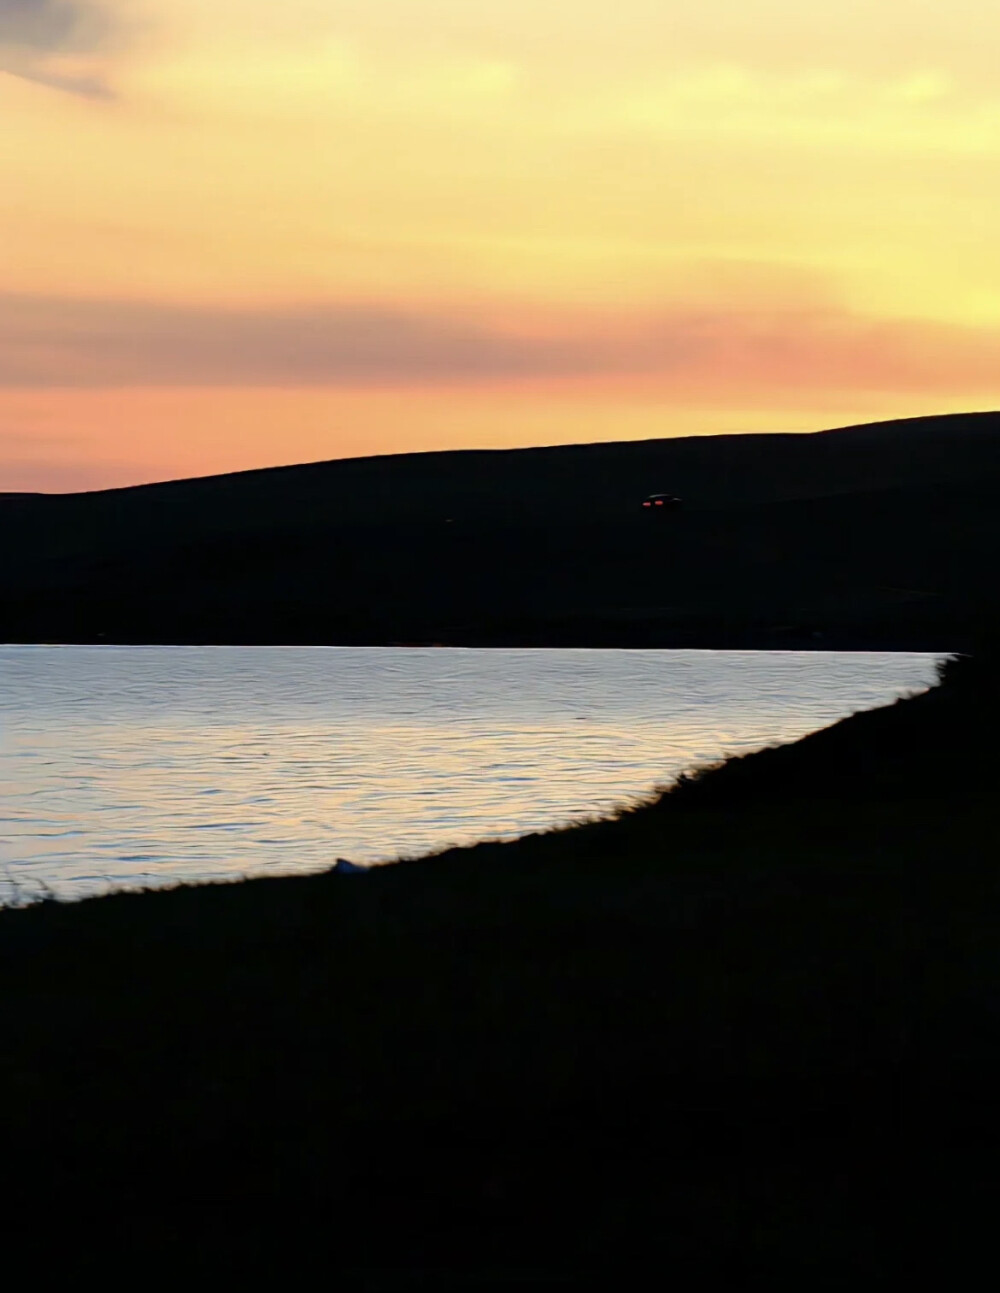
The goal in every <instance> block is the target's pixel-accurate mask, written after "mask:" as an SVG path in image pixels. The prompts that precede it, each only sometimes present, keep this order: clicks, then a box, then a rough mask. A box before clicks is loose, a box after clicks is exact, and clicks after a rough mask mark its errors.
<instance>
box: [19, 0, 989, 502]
mask: <svg viewBox="0 0 1000 1293" xmlns="http://www.w3.org/2000/svg"><path fill="white" fill-rule="evenodd" d="M998 40H1000V6H997V4H996V0H951V2H950V3H949V4H942V3H941V2H940V0H877V2H875V0H809V2H808V3H803V0H617V3H614V4H608V3H607V2H606V0H572V2H571V0H281V2H280V3H279V2H278V0H101V2H100V3H98V0H0V490H4V489H7V490H14V489H46V490H66V489H84V488H95V487H99V486H104V485H113V484H126V483H132V482H138V481H144V480H154V479H163V478H168V477H176V476H188V475H196V474H205V473H208V472H216V471H227V470H235V469H239V468H245V467H255V466H264V465H269V464H273V463H284V462H298V461H307V460H311V459H321V458H333V457H344V456H353V455H358V454H368V453H393V452H400V451H408V450H414V449H438V448H453V447H482V446H497V447H499V446H507V445H522V444H544V443H548V444H552V443H558V442H570V441H580V440H597V439H622V438H635V437H649V436H656V435H685V434H698V433H705V432H724V431H747V430H816V429H819V428H821V427H824V426H833V425H838V424H844V423H848V422H855V421H869V420H873V419H876V418H880V417H893V416H898V415H905V414H916V413H926V412H945V411H949V410H956V409H972V408H990V407H994V406H996V405H998V404H1000V363H998V356H1000V253H998V251H997V248H996V232H995V227H994V226H995V215H996V211H997V209H998V208H1000V78H998V77H997V74H996V49H997V42H998Z"/></svg>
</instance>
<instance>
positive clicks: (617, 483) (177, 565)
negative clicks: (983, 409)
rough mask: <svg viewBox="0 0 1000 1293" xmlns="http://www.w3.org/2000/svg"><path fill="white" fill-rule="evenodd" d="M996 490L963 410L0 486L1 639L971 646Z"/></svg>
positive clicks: (996, 531)
mask: <svg viewBox="0 0 1000 1293" xmlns="http://www.w3.org/2000/svg"><path fill="white" fill-rule="evenodd" d="M998 489H1000V415H996V414H973V415H964V416H949V417H941V418H928V419H918V420H911V421H906V422H897V423H885V424H881V425H875V426H869V427H856V428H849V429H846V430H840V431H833V432H825V433H822V434H817V435H809V436H789V435H753V436H730V437H714V438H691V439H679V440H654V441H645V442H638V443H616V444H599V445H584V446H573V447H567V448H553V449H530V450H516V451H505V452H492V453H487V452H466V453H439V454H418V455H408V456H400V457H385V458H369V459H357V460H350V461H342V462H330V463H320V464H314V465H311V466H303V467H289V468H280V469H274V470H268V471H259V472H247V473H242V474H239V475H233V476H222V477H211V478H205V479H200V480H192V481H180V482H175V483H169V484H163V485H154V486H145V487H141V488H135V489H126V490H113V491H105V492H99V493H94V494H85V495H69V496H41V495H7V496H0V543H2V545H3V551H4V554H5V559H4V561H3V562H2V563H0V640H6V641H22V642H24V641H79V642H86V641H121V642H148V641H154V642H261V643H263V642H316V643H324V642H329V643H392V642H400V643H436V642H443V643H469V644H481V645H491V644H522V643H523V644H539V645H558V644H578V645H694V646H723V645H750V646H781V645H793V646H800V645H823V646H871V647H880V646H881V647H927V648H931V649H938V648H941V649H951V648H962V647H964V646H966V645H968V643H969V642H970V641H971V637H972V633H973V629H974V626H975V624H976V623H977V620H978V616H979V607H980V605H981V602H982V597H983V593H984V587H985V586H986V585H988V584H989V582H990V581H991V580H992V578H993V571H994V570H995V569H996V567H997V562H998V560H1000V510H998V508H997V506H996V499H997V496H998ZM655 491H666V492H669V493H675V494H679V495H681V496H682V498H683V500H684V507H683V509H682V510H681V511H680V512H679V513H676V514H674V513H671V514H670V515H669V516H667V517H663V518H661V519H657V520H655V521H654V520H653V519H652V518H651V517H650V515H649V514H648V513H643V511H642V509H641V507H640V506H639V504H640V500H641V499H642V497H643V496H644V495H646V494H647V493H650V492H655Z"/></svg>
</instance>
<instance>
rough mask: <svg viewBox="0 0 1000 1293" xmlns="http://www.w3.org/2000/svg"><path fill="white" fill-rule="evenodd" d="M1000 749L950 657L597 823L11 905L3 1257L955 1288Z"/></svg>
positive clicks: (366, 1281) (558, 1282)
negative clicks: (276, 875)
mask: <svg viewBox="0 0 1000 1293" xmlns="http://www.w3.org/2000/svg"><path fill="white" fill-rule="evenodd" d="M998 719H1000V691H998V673H997V671H996V669H995V668H994V666H993V665H991V664H988V663H984V662H982V661H980V662H978V663H976V662H968V661H966V662H960V663H959V665H957V666H953V667H952V669H951V671H950V673H949V675H948V677H947V680H946V682H945V684H944V685H943V686H942V687H941V688H939V689H937V690H935V691H933V692H931V693H928V694H927V695H925V696H922V697H919V698H916V699H911V700H907V701H904V702H901V703H899V704H897V705H895V706H893V707H891V708H888V709H885V710H880V711H876V712H873V713H870V714H866V715H861V716H858V717H855V718H853V719H850V720H848V721H846V722H844V723H841V724H839V725H838V726H836V727H834V728H832V729H830V730H828V731H826V732H823V733H820V734H817V735H815V736H813V737H810V738H808V739H806V740H805V741H802V742H800V743H798V744H797V745H793V746H787V747H784V748H782V749H779V750H777V751H773V752H767V753H763V754H760V755H754V756H750V757H747V758H745V759H743V760H740V761H737V762H734V763H730V764H728V765H726V766H725V767H724V768H723V769H722V770H721V771H717V772H715V773H712V774H710V775H708V776H705V777H704V778H702V779H700V780H696V781H693V782H690V783H687V784H683V785H682V786H681V787H680V788H679V789H678V790H676V791H674V792H673V793H671V794H669V795H667V796H666V797H664V798H662V799H661V800H659V801H658V802H656V803H653V804H651V805H650V806H648V807H645V808H642V809H641V810H639V811H635V812H633V813H630V814H626V815H625V816H624V817H622V818H621V819H619V820H617V821H614V822H608V823H602V824H596V825H593V826H587V827H583V828H579V829H576V830H572V831H568V832H562V833H555V834H551V835H546V836H539V837H533V838H530V839H526V840H524V841H521V842H518V843H516V844H509V845H498V846H480V847H479V848H476V849H472V850H465V851H458V852H453V853H449V854H446V855H444V856H441V857H439V858H435V859H430V860H427V861H423V862H418V863H411V864H404V865H400V866H396V867H389V868H384V869H382V870H380V871H378V872H377V873H373V874H370V875H363V876H351V875H329V876H322V877H313V878H305V879H283V880H275V881H254V882H252V883H246V884H242V885H237V886H227V887H215V888H202V889H184V890H177V891H173V892H170V893H157V894H145V895H124V896H118V897H114V898H109V899H100V900H94V901H90V902H86V903H82V904H79V905H75V906H57V905H55V904H47V905H43V906H41V907H37V908H34V909H27V910H21V911H8V912H5V913H0V973H2V996H3V1028H2V1037H3V1051H2V1067H0V1109H2V1111H3V1117H4V1142H3V1144H4V1160H3V1161H4V1176H5V1182H6V1186H7V1192H8V1196H9V1197H8V1200H7V1202H6V1204H5V1206H4V1207H3V1209H2V1210H0V1226H2V1227H9V1231H10V1240H9V1244H8V1249H7V1251H8V1252H11V1253H14V1252H17V1253H22V1252H23V1253H30V1254H33V1255H34V1256H35V1257H36V1258H37V1260H38V1261H39V1262H40V1263H43V1266H44V1269H47V1270H49V1271H50V1272H51V1271H52V1270H53V1269H55V1268H54V1266H53V1263H54V1262H55V1260H56V1258H57V1257H59V1259H60V1260H61V1261H70V1262H72V1263H76V1264H83V1265H85V1266H89V1267H90V1268H91V1269H92V1270H93V1271H94V1272H95V1273H96V1274H97V1275H99V1276H101V1277H102V1278H108V1277H110V1276H112V1275H114V1274H115V1273H116V1272H119V1271H120V1270H121V1268H122V1267H123V1265H126V1264H131V1263H135V1264H136V1266H135V1268H136V1270H137V1271H138V1272H139V1273H140V1274H141V1275H142V1276H143V1278H145V1279H148V1278H150V1277H151V1276H154V1275H162V1274H163V1273H164V1272H165V1271H166V1270H167V1269H168V1268H172V1267H174V1266H176V1265H180V1266H186V1267H188V1268H190V1269H192V1270H201V1271H204V1270H207V1269H211V1270H213V1271H215V1272H217V1273H218V1274H219V1275H220V1276H221V1277H224V1278H226V1279H227V1280H230V1281H233V1280H235V1279H237V1278H239V1279H243V1278H245V1277H249V1276H250V1275H257V1276H267V1277H271V1276H277V1277H278V1278H281V1279H283V1280H284V1281H285V1285H286V1286H287V1287H296V1286H299V1285H301V1284H303V1283H304V1282H305V1275H304V1271H305V1270H306V1269H307V1267H309V1266H310V1265H311V1266H312V1267H313V1269H314V1270H315V1271H316V1272H317V1273H318V1274H319V1275H320V1276H321V1277H322V1279H323V1282H324V1284H325V1285H328V1286H330V1287H351V1288H353V1287H362V1288H372V1289H396V1288H400V1289H409V1288H435V1289H437V1288H477V1287H489V1288H498V1287H511V1288H522V1287H549V1286H551V1287H571V1286H573V1285H575V1284H580V1283H583V1282H584V1281H585V1280H586V1279H592V1278H594V1277H595V1276H599V1277H601V1278H603V1279H605V1280H608V1281H611V1282H614V1283H616V1284H617V1285H618V1286H620V1287H623V1286H628V1285H631V1284H632V1283H634V1282H635V1281H636V1280H637V1279H638V1278H639V1273H640V1271H643V1270H645V1269H646V1268H650V1267H651V1268H652V1269H653V1271H654V1272H655V1273H656V1274H657V1277H658V1279H659V1281H660V1282H661V1283H668V1282H669V1281H672V1282H673V1286H675V1287H691V1286H697V1285H706V1286H707V1285H708V1284H709V1283H710V1282H711V1281H713V1280H714V1281H718V1280H720V1279H721V1280H723V1281H724V1282H725V1283H724V1285H723V1286H724V1287H738V1288H743V1287H756V1286H757V1284H758V1282H761V1281H765V1280H773V1279H783V1278H794V1279H795V1280H796V1281H798V1283H797V1287H799V1288H802V1289H808V1290H812V1289H816V1288H843V1287H846V1286H847V1283H848V1281H851V1282H853V1283H857V1282H859V1281H860V1282H861V1283H862V1284H870V1285H872V1286H878V1287H889V1286H891V1282H892V1281H893V1280H894V1278H896V1277H903V1278H910V1279H913V1278H917V1277H919V1276H923V1277H924V1278H928V1277H931V1278H934V1279H936V1280H945V1279H947V1280H948V1281H950V1282H951V1284H952V1285H953V1286H955V1287H964V1286H966V1285H967V1284H970V1283H971V1277H972V1276H973V1274H975V1273H978V1267H981V1266H983V1263H984V1262H985V1263H987V1265H986V1266H985V1267H984V1269H985V1270H995V1266H996V1255H995V1249H994V1228H995V1201H996V1183H997V1167H996V1160H997V1153H998V1151H1000V1111H998V1107H997V1090H998V1083H1000V1050H998V1043H1000V936H998V931H1000V887H998V872H997V847H996V840H997V828H996V814H995V809H994V806H993V804H994V799H995V794H994V792H995V785H996V776H997V760H996V756H995V748H996V735H997V730H998ZM40 1269H42V1267H40ZM311 1282H312V1280H310V1283H311ZM668 1286H669V1283H668Z"/></svg>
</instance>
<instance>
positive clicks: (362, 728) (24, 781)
mask: <svg viewBox="0 0 1000 1293" xmlns="http://www.w3.org/2000/svg"><path fill="white" fill-rule="evenodd" d="M937 659H938V657H936V656H933V655H926V654H911V653H869V652H851V653H848V652H776V651H774V652H772V651H602V650H542V649H539V650H472V649H470V650H461V649H428V650H414V649H405V648H400V649H396V648H341V647H275V648H272V647H111V646H99V647H47V646H37V647H36V646H9V647H0V900H2V901H8V902H9V901H18V900H24V899H26V898H28V897H30V896H33V895H37V894H38V893H40V892H45V891H46V890H50V891H51V892H54V893H55V894H57V895H59V896H61V897H73V898H76V897H82V896H85V895H87V894H93V893H99V892H103V891H106V890H108V889H111V888H122V887H134V886H155V885H163V884H173V883H176V882H178V881H183V880H216V879H236V878H238V877H240V876H242V875H252V874H278V873H291V872H306V871H315V870H319V869H322V868H325V867H328V866H330V865H331V864H332V863H333V862H335V860H336V859H337V858H341V857H344V858H348V859H350V860H351V861H353V862H356V863H364V864H368V863H375V862H384V861H387V860H391V859H394V858H397V857H400V856H414V855H417V854H422V853H427V852H430V851H434V850H437V849H441V848H443V847H445V846H447V845H449V844H461V843H472V842H475V841H476V840H480V839H486V838H491V839H495V838H510V837H513V836H517V835H520V834H524V833H525V832H529V831H536V830H543V829H546V828H549V827H552V826H555V825H558V824H561V823H566V822H570V821H573V820H576V819H580V818H583V817H586V816H589V815H593V814H596V813H602V812H606V811H608V810H610V809H613V808H614V807H615V806H616V805H620V804H623V803H626V802H629V801H633V800H635V799H637V798H639V797H641V796H642V795H644V794H647V793H649V792H650V791H651V790H652V789H653V787H655V786H658V785H663V784H665V783H669V782H670V781H671V780H672V779H674V778H675V777H676V776H677V775H678V774H679V773H680V772H682V771H683V770H684V769H686V768H690V767H693V766H695V765H698V764H704V763H706V762H709V761H713V760H716V759H718V758H720V757H722V756H724V755H726V754H731V753H741V752H745V751H748V750H753V749H757V748H759V747H761V746H764V745H768V744H772V743H774V742H779V741H789V740H793V739H795V738H796V737H799V736H802V735H804V734H805V733H807V732H810V731H813V730H815V729H816V728H819V727H823V726H825V725H827V724H829V723H832V722H834V721H835V720H837V719H839V718H842V717H844V716H845V715H847V714H850V713H852V712H854V711H856V710H859V709H869V708H871V707H873V706H876V705H882V704H885V703H887V702H890V701H892V700H893V699H895V698H896V697H898V696H902V695H904V694H905V693H907V692H911V691H915V690H922V689H924V688H926V687H927V686H928V685H929V684H931V683H932V682H933V680H934V667H935V662H936V660H937Z"/></svg>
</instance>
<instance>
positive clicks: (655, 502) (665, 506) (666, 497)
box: [642, 494, 681, 512]
mask: <svg viewBox="0 0 1000 1293" xmlns="http://www.w3.org/2000/svg"><path fill="white" fill-rule="evenodd" d="M642 505H643V507H649V508H653V507H659V508H661V509H662V510H663V511H664V512H676V511H677V509H678V508H679V507H680V506H681V500H680V499H679V498H678V497H677V495H676V494H648V495H647V496H646V497H645V498H644V499H643V500H642Z"/></svg>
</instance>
